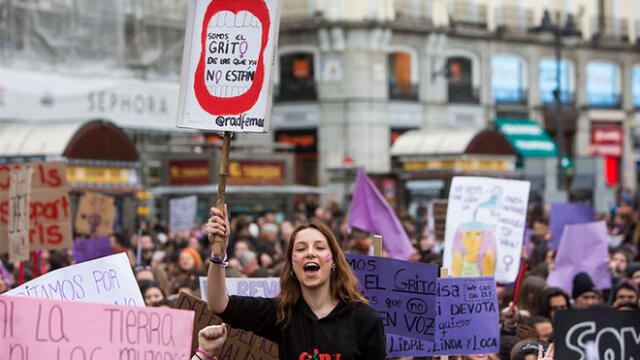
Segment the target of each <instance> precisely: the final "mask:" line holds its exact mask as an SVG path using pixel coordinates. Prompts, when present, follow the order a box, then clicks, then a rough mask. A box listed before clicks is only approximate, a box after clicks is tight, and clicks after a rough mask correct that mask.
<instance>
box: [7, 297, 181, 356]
mask: <svg viewBox="0 0 640 360" xmlns="http://www.w3.org/2000/svg"><path fill="white" fill-rule="evenodd" d="M192 326H193V312H190V311H180V310H170V309H162V308H135V309H133V308H131V307H126V306H115V305H104V304H90V303H72V302H69V301H57V300H49V299H33V298H24V297H14V296H2V297H0V329H4V331H0V344H2V346H0V359H34V358H40V359H60V360H62V359H95V360H97V359H179V360H187V359H189V358H190V356H189V355H190V344H191V333H192Z"/></svg>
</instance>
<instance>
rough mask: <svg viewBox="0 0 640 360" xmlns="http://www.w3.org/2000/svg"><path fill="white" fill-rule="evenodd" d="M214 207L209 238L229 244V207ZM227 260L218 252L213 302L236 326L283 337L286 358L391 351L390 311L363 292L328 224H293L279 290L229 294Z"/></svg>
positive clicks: (345, 358) (370, 359)
mask: <svg viewBox="0 0 640 360" xmlns="http://www.w3.org/2000/svg"><path fill="white" fill-rule="evenodd" d="M225 209H226V208H225ZM211 215H212V216H211V218H210V219H209V222H208V223H207V226H206V229H207V233H208V235H209V238H210V240H211V241H213V238H214V236H215V235H220V236H222V238H223V247H226V246H227V244H228V241H229V231H228V229H229V221H228V219H227V216H226V210H225V212H224V213H223V212H221V211H219V210H218V209H216V208H212V209H211ZM225 264H226V261H225V259H220V258H219V257H217V256H212V257H211V265H210V266H209V273H208V277H207V302H208V304H209V308H210V309H211V310H212V311H213V312H215V313H217V314H219V315H220V317H221V318H222V319H223V321H225V322H226V323H228V324H229V325H230V326H232V327H234V328H240V329H244V330H247V331H253V332H254V333H256V334H257V335H260V336H263V337H265V338H267V339H269V340H271V341H274V342H275V343H277V344H278V351H279V358H280V359H308V360H310V359H317V358H320V359H341V360H353V359H362V360H364V359H367V360H383V359H385V358H386V351H385V348H386V346H385V341H386V339H385V333H384V328H383V324H382V319H381V318H380V315H379V314H378V312H377V311H376V310H374V309H373V308H371V307H369V305H367V300H366V299H365V298H364V297H363V296H362V295H361V294H360V291H359V289H358V281H357V279H356V278H355V276H354V275H353V273H352V272H351V269H350V268H349V265H348V263H347V261H346V259H345V256H344V254H343V252H342V249H341V248H340V246H339V244H338V242H337V240H336V239H335V237H334V235H333V233H332V232H331V230H330V229H329V228H327V227H326V226H325V225H323V224H321V223H310V224H304V225H301V226H298V227H297V228H296V229H295V230H294V231H293V233H292V234H291V240H290V241H289V243H288V245H287V249H286V252H285V260H284V265H283V270H282V274H281V276H280V294H279V295H278V296H277V297H276V298H270V299H267V298H254V297H246V296H227V295H226V288H225V272H224V266H225Z"/></svg>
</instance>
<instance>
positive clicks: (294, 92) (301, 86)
mask: <svg viewBox="0 0 640 360" xmlns="http://www.w3.org/2000/svg"><path fill="white" fill-rule="evenodd" d="M313 60H314V59H313V54H311V53H292V54H286V55H283V56H281V57H280V84H279V86H278V87H277V88H276V101H305V100H316V99H317V98H318V94H317V91H316V81H315V74H314V63H313Z"/></svg>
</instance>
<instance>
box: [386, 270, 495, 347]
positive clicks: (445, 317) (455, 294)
mask: <svg viewBox="0 0 640 360" xmlns="http://www.w3.org/2000/svg"><path fill="white" fill-rule="evenodd" d="M499 321H500V314H499V308H498V297H497V296H496V283H495V280H494V279H493V277H481V278H446V279H438V314H437V316H436V327H437V330H436V334H435V341H434V342H426V341H420V340H418V339H412V338H407V337H403V336H399V335H393V334H387V356H391V357H401V356H434V355H467V354H487V353H494V352H498V351H499V350H500V349H499V348H500V328H499Z"/></svg>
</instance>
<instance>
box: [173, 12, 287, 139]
mask: <svg viewBox="0 0 640 360" xmlns="http://www.w3.org/2000/svg"><path fill="white" fill-rule="evenodd" d="M280 6H281V1H279V0H243V1H237V0H215V1H212V0H196V1H189V8H188V10H187V26H186V30H185V32H186V34H185V44H184V52H183V57H182V59H183V60H182V71H181V75H182V76H181V82H180V99H179V103H178V106H179V110H178V121H177V126H178V127H187V128H195V129H203V130H216V131H235V132H266V131H267V130H268V129H269V125H268V118H269V113H270V111H271V102H272V101H271V91H270V90H271V87H272V81H271V76H272V68H273V64H274V58H275V48H276V42H277V40H278V25H279V21H280Z"/></svg>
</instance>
